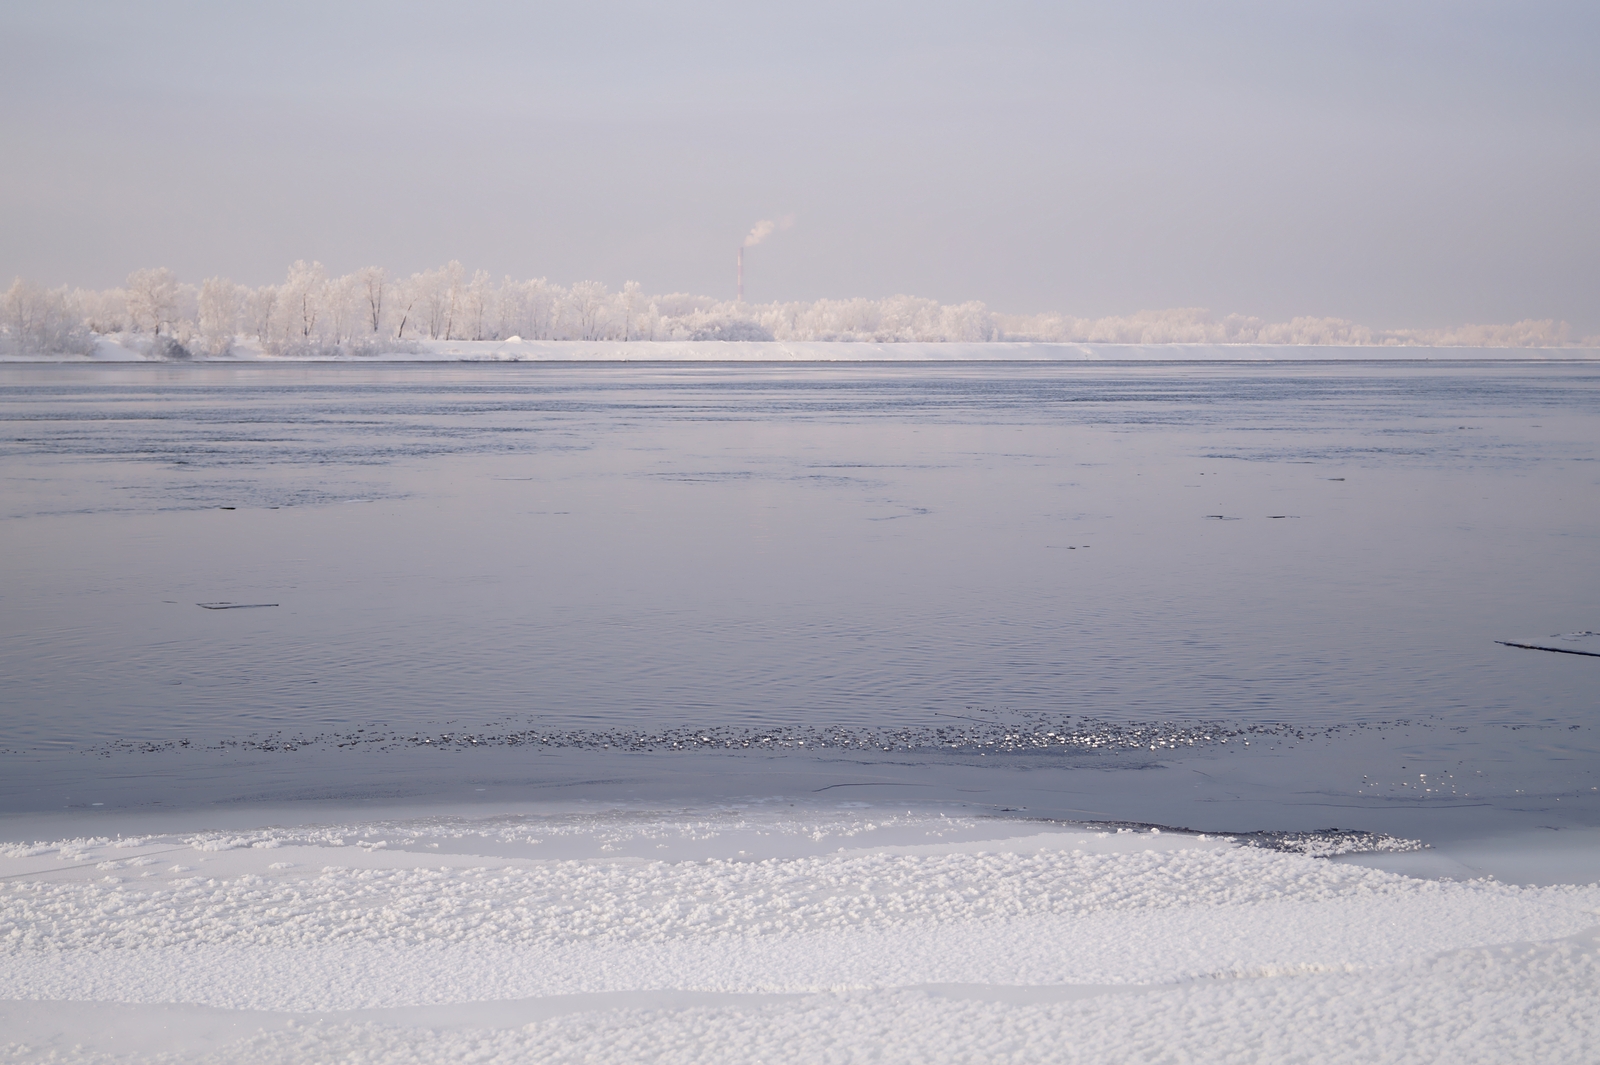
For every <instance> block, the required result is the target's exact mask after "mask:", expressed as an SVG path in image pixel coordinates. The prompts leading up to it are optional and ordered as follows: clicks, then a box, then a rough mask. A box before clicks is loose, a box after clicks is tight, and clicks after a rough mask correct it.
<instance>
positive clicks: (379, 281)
mask: <svg viewBox="0 0 1600 1065" xmlns="http://www.w3.org/2000/svg"><path fill="white" fill-rule="evenodd" d="M356 278H357V283H358V285H359V287H360V290H361V299H362V302H363V305H364V306H365V307H366V323H367V325H368V326H370V327H371V328H370V330H369V331H370V332H371V333H372V335H373V336H377V335H378V331H379V329H381V328H382V327H383V300H384V296H385V295H386V294H387V289H388V284H389V275H388V273H387V272H386V271H385V270H384V268H383V267H381V266H363V267H362V268H361V269H359V270H357V271H356Z"/></svg>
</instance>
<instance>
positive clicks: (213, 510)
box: [0, 364, 1600, 751]
mask: <svg viewBox="0 0 1600 1065" xmlns="http://www.w3.org/2000/svg"><path fill="white" fill-rule="evenodd" d="M0 416H3V417H4V419H5V427H4V433H3V440H0V453H3V455H4V464H3V478H4V479H3V482H0V483H3V497H0V527H3V528H4V530H5V532H4V536H5V548H4V549H5V552H6V556H7V564H6V567H5V576H4V578H3V580H4V585H3V594H4V603H5V609H4V621H3V625H4V629H3V639H4V643H3V646H0V671H3V673H4V676H5V677H6V685H5V691H4V694H3V696H0V698H3V700H4V708H5V716H4V721H3V725H0V747H3V748H6V749H9V750H11V751H22V750H36V749H46V750H57V751H65V750H92V749H99V748H102V747H104V746H105V745H107V744H129V743H131V744H134V745H138V744H156V745H164V744H168V743H174V744H177V743H183V742H188V743H189V744H191V745H197V746H204V745H206V744H217V743H222V742H238V741H240V740H244V739H246V738H248V737H252V736H253V737H255V738H256V740H257V741H260V740H261V739H262V738H263V737H266V738H268V739H270V738H271V737H275V736H276V737H280V738H282V737H290V738H293V737H309V736H316V735H319V734H321V735H326V736H330V737H338V738H339V740H338V742H345V741H346V740H348V741H349V742H356V741H357V740H360V739H363V737H365V738H367V739H370V735H380V734H381V735H386V736H388V735H394V736H412V737H420V736H425V735H426V736H432V735H442V734H450V735H471V734H476V733H482V734H483V735H484V736H486V737H493V736H499V737H504V736H507V735H512V734H530V733H531V734H557V733H559V734H562V735H568V736H579V737H588V738H590V739H592V740H593V741H594V742H596V743H599V744H602V745H603V744H604V743H605V742H607V737H618V736H623V735H624V734H631V735H644V734H656V733H660V734H666V733H668V732H671V733H674V734H676V733H678V732H682V733H684V734H685V735H687V734H689V733H692V732H694V731H696V730H702V731H705V732H706V734H707V735H709V734H710V730H719V731H717V735H718V736H719V737H728V736H742V737H744V738H746V739H749V738H751V737H756V738H758V739H759V737H760V736H761V735H765V734H771V735H773V736H778V735H780V734H781V733H783V731H784V730H789V731H791V732H794V733H795V734H797V735H798V734H799V731H800V730H805V731H806V732H807V733H808V734H816V735H827V734H829V730H834V731H835V733H837V734H852V735H865V734H867V733H869V732H873V734H890V733H892V732H893V731H894V730H897V729H898V730H901V731H903V732H905V733H906V734H907V735H910V734H912V733H913V732H914V733H915V734H916V735H919V736H924V737H932V736H937V735H939V734H940V733H939V730H940V729H945V730H951V729H957V730H959V729H964V728H965V729H972V730H977V729H980V728H982V729H988V730H990V732H991V733H997V734H999V735H1002V736H1003V735H1008V734H1010V732H1009V731H1008V730H1010V729H1011V728H1012V727H1013V726H1017V727H1020V726H1021V725H1024V724H1029V723H1031V724H1030V725H1029V727H1032V726H1033V725H1037V726H1038V731H1039V733H1040V734H1044V733H1047V732H1053V731H1054V730H1055V729H1056V728H1057V727H1058V726H1059V727H1060V728H1062V729H1068V728H1076V729H1079V730H1080V731H1082V730H1083V729H1086V728H1087V729H1090V731H1092V730H1093V728H1113V727H1116V728H1124V729H1132V728H1135V727H1143V726H1146V725H1149V726H1152V727H1153V726H1162V727H1167V728H1169V729H1179V728H1187V727H1188V726H1189V725H1191V724H1194V723H1214V724H1215V727H1216V728H1217V729H1219V730H1222V729H1228V730H1234V731H1235V732H1237V730H1241V729H1248V728H1250V727H1266V726H1269V725H1270V726H1273V727H1284V726H1288V727H1291V728H1294V729H1300V730H1305V729H1313V730H1315V729H1327V728H1329V727H1333V726H1340V727H1349V726H1351V725H1353V724H1356V723H1363V722H1381V721H1394V720H1397V719H1421V718H1428V719H1430V720H1435V721H1438V722H1442V723H1445V724H1447V725H1459V726H1483V725H1490V724H1505V725H1523V724H1527V725H1539V726H1544V727H1546V728H1548V727H1551V726H1562V727H1566V726H1571V725H1578V726H1580V727H1582V728H1587V727H1589V726H1592V725H1593V724H1595V720H1594V719H1595V698H1594V692H1595V691H1596V690H1600V686H1597V683H1596V682H1597V680H1600V676H1597V675H1596V674H1595V673H1594V670H1593V668H1591V667H1592V665H1593V663H1591V662H1588V661H1585V660H1583V659H1581V658H1577V657H1576V656H1555V655H1540V654H1534V653H1530V652H1526V651H1516V650H1513V649H1510V648H1507V647H1503V646H1499V645H1497V644H1496V643H1495V642H1494V641H1495V640H1497V639H1507V638H1522V637H1529V636H1536V635H1545V634H1553V633H1560V632H1573V631H1583V630H1586V629H1590V628H1594V627H1596V625H1595V623H1596V621H1597V617H1596V610H1597V607H1596V604H1597V603H1600V594H1597V593H1600V565H1597V564H1596V562H1595V559H1596V557H1597V547H1600V543H1597V534H1600V491H1597V487H1600V486H1597V480H1600V467H1597V465H1596V463H1595V458H1596V454H1597V451H1600V443H1597V442H1600V371H1597V368H1596V367H1594V366H1592V365H1588V366H1586V365H1581V364H1580V365H1532V366H1530V365H1527V364H1522V365H1498V366H1484V365H1473V366H1452V365H1448V364H1441V365H1426V364H1415V365H1362V364H1344V365H1310V366H1308V365H1304V364H1301V365H1293V366H1270V365H1267V366H1263V365H1204V366H1177V365H1167V366H1161V365H1155V366H1151V365H1145V366H1137V367H1133V366H1121V367H1119V366H1094V365H1082V364H1078V365H1070V366H1041V365H998V366H994V365H986V366H936V367H929V366H876V367H874V366H856V367H848V366H846V367H840V366H830V367H825V368H824V367H811V366H741V367H737V368H733V367H717V366H689V367H684V366H675V367H663V366H654V367H652V366H581V367H580V366H527V365H516V366H463V367H422V366H399V367H392V366H391V367H382V368H379V367H350V366H311V367H298V368H297V367H251V368H235V367H155V366H152V367H127V368H107V367H78V366H71V367H48V368H45V367H31V368H18V367H8V368H6V369H5V370H4V371H3V376H0ZM217 603H236V604H255V603H272V604H277V605H276V606H272V607H262V608H258V609H249V610H206V609H200V608H199V607H198V606H197V604H217ZM1557 659H1572V661H1559V660H1557ZM1074 722H1076V724H1074ZM1086 722H1089V723H1093V724H1092V727H1091V726H1090V725H1088V724H1085V723H1086ZM369 730H370V735H368V731H369ZM874 730H876V731H875V732H874ZM1075 734H1076V733H1075ZM1240 734H1242V733H1240ZM930 746H932V747H935V748H937V747H939V746H940V744H939V743H932V744H930Z"/></svg>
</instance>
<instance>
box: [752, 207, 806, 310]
mask: <svg viewBox="0 0 1600 1065" xmlns="http://www.w3.org/2000/svg"><path fill="white" fill-rule="evenodd" d="M792 225H794V215H792V214H791V215H784V216H783V217H782V218H780V219H778V220H777V221H776V222H774V221H773V220H772V219H770V218H763V219H762V220H761V221H759V222H757V223H756V224H755V225H753V226H751V227H750V232H749V233H746V234H745V238H744V243H743V244H741V245H739V302H740V303H743V302H744V250H745V249H746V248H753V247H755V246H756V245H757V244H760V243H761V242H762V241H763V240H766V239H767V238H768V237H770V236H772V231H773V230H775V229H788V228H789V227H790V226H792Z"/></svg>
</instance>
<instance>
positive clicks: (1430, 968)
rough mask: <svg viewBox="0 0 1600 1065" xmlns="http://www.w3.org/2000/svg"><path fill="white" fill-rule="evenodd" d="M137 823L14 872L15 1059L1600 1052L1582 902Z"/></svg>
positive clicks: (1051, 854)
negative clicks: (165, 828) (166, 828)
mask: <svg viewBox="0 0 1600 1065" xmlns="http://www.w3.org/2000/svg"><path fill="white" fill-rule="evenodd" d="M243 814H244V811H235V812H234V813H233V814H231V815H229V817H228V818H227V819H226V820H228V821H230V822H232V823H233V824H234V825H235V826H237V825H238V824H239V823H240V821H239V819H240V817H241V816H243ZM141 816H142V817H143V819H144V820H143V822H142V825H143V827H142V829H141V830H140V831H138V832H134V833H132V834H130V833H129V829H130V828H133V827H134V826H133V824H132V823H131V822H128V821H126V820H122V821H118V822H116V825H117V827H118V828H119V829H120V830H121V831H122V832H123V835H121V836H120V837H118V836H116V835H111V836H97V837H81V838H77V839H73V840H58V841H55V842H51V843H12V844H9V845H6V846H5V847H4V849H3V851H0V854H3V855H4V857H3V858H0V876H3V877H4V880H0V884H3V888H0V928H3V943H4V947H3V951H0V999H4V1000H6V1001H4V1002H0V1027H3V1028H4V1030H5V1031H6V1033H7V1034H6V1037H5V1042H6V1044H7V1045H6V1048H5V1049H6V1051H7V1053H8V1055H9V1056H8V1058H7V1060H21V1061H34V1060H37V1061H45V1060H57V1059H59V1058H65V1059H70V1060H77V1061H102V1060H103V1061H113V1060H114V1061H148V1060H161V1061H212V1060H215V1061H224V1060H228V1061H239V1060H251V1061H331V1060H341V1061H379V1060H401V1059H404V1060H419V1061H432V1060H463V1059H464V1058H467V1057H471V1058H472V1060H476V1061H512V1060H515V1061H581V1060H587V1058H588V1057H589V1056H590V1055H594V1056H596V1057H605V1058H607V1059H609V1060H623V1059H627V1060H662V1061H679V1060H681V1061H697V1062H705V1061H758V1060H767V1061H775V1060H784V1061H841V1062H843V1061H866V1060H905V1061H910V1060H921V1061H1037V1060H1061V1061H1080V1060H1081V1061H1104V1060H1113V1059H1115V1060H1151V1061H1156V1060H1161V1061H1166V1060H1174V1061H1176V1060H1194V1061H1220V1060H1237V1059H1240V1058H1241V1057H1242V1058H1243V1059H1246V1060H1297V1059H1300V1058H1307V1059H1309V1058H1315V1059H1316V1060H1318V1061H1360V1062H1375V1061H1422V1060H1454V1061H1485V1062H1487V1061H1495V1062H1504V1061H1521V1060H1541V1061H1544V1062H1578V1061H1582V1060H1585V1058H1584V1056H1585V1054H1587V1053H1588V1051H1587V1050H1585V1047H1589V1048H1592V1047H1593V1045H1594V1044H1595V1041H1596V1040H1597V1039H1600V953H1597V949H1600V940H1597V933H1600V887H1597V886H1592V885H1591V886H1588V887H1579V886H1570V885H1568V886H1563V885H1553V886H1550V885H1547V886H1543V887H1519V886H1514V885H1509V884H1504V883H1500V882H1497V881H1494V880H1490V879H1481V880H1473V881H1466V882H1451V881H1438V880H1427V879H1416V878H1410V877H1406V876H1401V875H1398V874H1396V873H1393V872H1386V871H1382V870H1379V869H1376V868H1370V867H1367V866H1363V865H1360V864H1351V863H1350V862H1348V861H1336V860H1328V859H1326V858H1313V857H1308V856H1306V855H1305V854H1303V853H1285V852H1280V851H1274V850H1270V849H1265V848H1261V847H1252V846H1246V845H1244V842H1243V841H1236V840H1229V839H1227V838H1217V837H1207V836H1196V835H1185V834H1178V833H1173V832H1164V833H1163V832H1159V831H1151V830H1150V829H1148V828H1131V827H1126V826H1125V827H1123V828H1122V829H1120V830H1118V829H1117V828H1115V827H1097V826H1083V825H1072V824H1063V823H1059V822H1038V821H1017V820H1004V819H994V818H982V817H974V816H970V815H967V814H964V813H962V812H960V811H953V812H952V811H940V810H935V809H918V810H907V809H904V808H895V809H888V808H882V807H872V806H867V805H865V804H860V803H850V804H841V805H839V806H836V807H826V808H825V807H812V808H809V809H808V808H804V807H801V808H796V807H793V806H790V805H788V804H787V802H784V801H781V800H777V801H773V802H769V803H763V804H756V805H753V806H752V805H745V806H731V807H720V808H716V809H705V810H696V811H690V812H684V811H678V812H671V813H668V812H662V811H650V810H632V811H628V810H618V809H610V810H607V809H601V808H594V809H587V810H585V809H566V810H561V811H550V810H546V811H542V812H541V811H537V810H532V809H524V810H519V811H517V812H514V813H502V814H493V815H486V814H485V813H484V812H483V811H481V810H480V811H478V812H476V813H471V812H464V811H454V812H451V811H440V812H438V813H435V814H419V813H418V812H417V811H415V810H413V811H410V812H406V813H403V814H399V815H395V816H374V814H373V812H371V811H368V812H367V813H365V814H363V815H355V814H351V815H350V816H347V817H338V816H333V815H330V814H327V813H326V812H325V813H324V815H323V816H324V817H325V818H326V819H324V820H321V821H319V822H318V823H316V824H305V825H296V826H288V825H280V826H277V827H262V828H255V829H243V830H242V829H239V828H238V827H232V828H228V829H225V830H220V831H200V832H193V831H183V832H164V831H162V830H161V827H160V825H161V820H160V819H161V817H163V816H169V817H170V815H141ZM191 820H192V815H191ZM7 831H8V833H9V834H10V835H12V836H16V835H18V834H19V832H18V825H17V824H15V823H14V824H12V825H10V826H8V828H7ZM1577 842H1578V843H1579V844H1580V845H1584V844H1587V843H1592V840H1589V839H1588V837H1587V836H1586V837H1585V839H1584V840H1583V841H1577ZM1562 843H1563V844H1567V843H1568V841H1566V840H1565V839H1563V840H1562ZM1378 845H1379V846H1381V847H1384V848H1388V849H1389V851H1390V852H1391V855H1392V856H1391V857H1390V858H1389V859H1387V860H1393V859H1395V858H1403V857H1404V856H1405V855H1406V853H1407V852H1406V850H1405V848H1406V847H1407V846H1408V844H1407V843H1405V842H1404V841H1394V840H1390V841H1381V842H1380V843H1379V844H1378ZM1332 849H1338V848H1337V846H1335V847H1333V848H1332ZM1413 853H1414V852H1413ZM1357 857H1358V860H1359V856H1357ZM1371 860H1374V861H1379V862H1381V861H1383V860H1386V859H1384V858H1383V857H1382V856H1381V855H1379V856H1375V857H1374V858H1373V859H1371ZM52 1055H55V1056H56V1057H52ZM885 1055H887V1056H885Z"/></svg>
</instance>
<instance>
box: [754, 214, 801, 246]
mask: <svg viewBox="0 0 1600 1065" xmlns="http://www.w3.org/2000/svg"><path fill="white" fill-rule="evenodd" d="M792 225H794V215H792V214H791V215H784V216H783V217H782V218H780V219H778V220H777V221H776V222H774V221H773V220H772V219H770V218H763V219H762V220H761V221H759V222H757V223H756V224H755V225H753V226H751V227H750V232H749V233H748V234H747V235H746V236H745V238H744V246H745V247H747V248H753V247H755V246H756V245H757V244H760V243H761V242H762V241H764V240H766V239H767V238H768V237H770V236H772V234H773V232H774V231H775V230H779V229H788V228H789V227H790V226H792Z"/></svg>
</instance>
